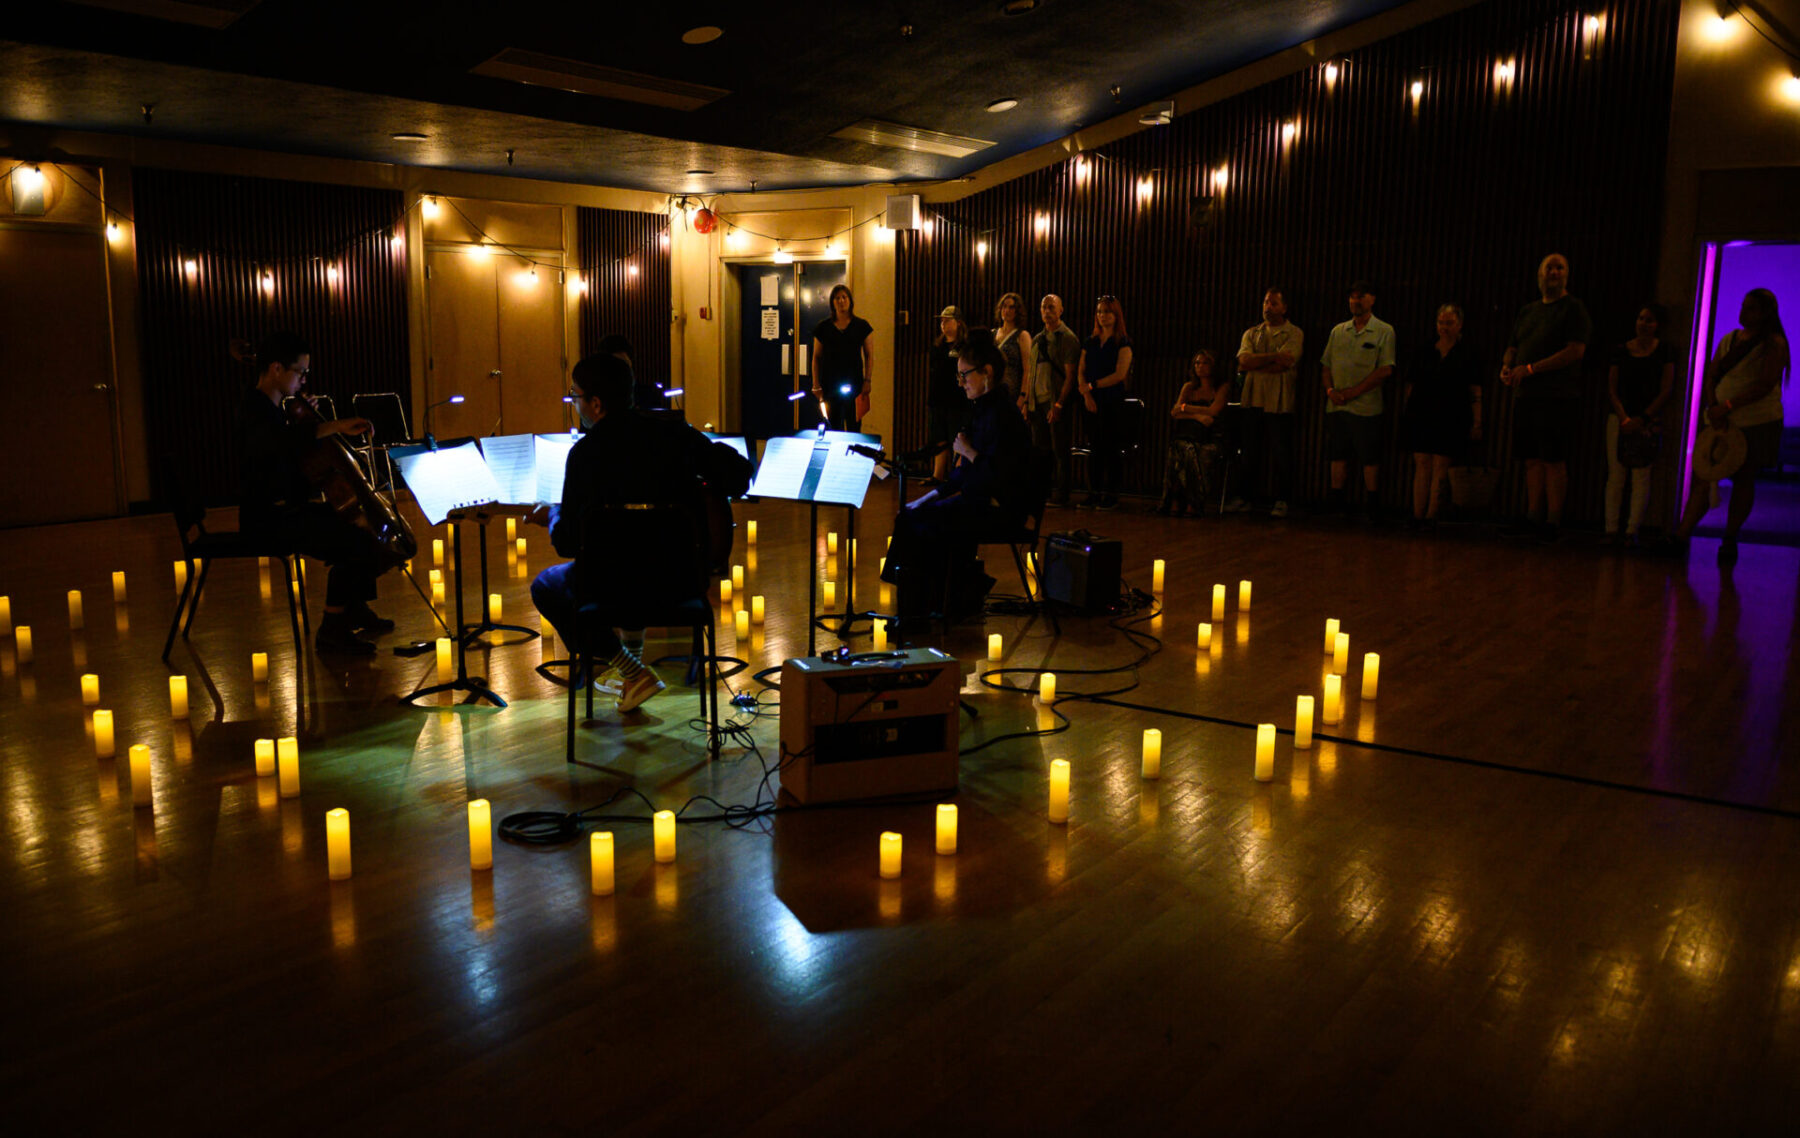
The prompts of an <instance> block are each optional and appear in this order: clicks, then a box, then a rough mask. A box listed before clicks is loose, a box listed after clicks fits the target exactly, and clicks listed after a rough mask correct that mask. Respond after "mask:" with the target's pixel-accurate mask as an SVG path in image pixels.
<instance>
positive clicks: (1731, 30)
mask: <svg viewBox="0 0 1800 1138" xmlns="http://www.w3.org/2000/svg"><path fill="white" fill-rule="evenodd" d="M1588 30H1589V33H1590V34H1591V33H1592V31H1593V29H1592V28H1590V29H1588ZM1700 32H1701V34H1702V35H1703V36H1705V37H1706V39H1707V40H1708V41H1709V42H1711V43H1715V44H1726V43H1730V42H1731V41H1732V40H1734V39H1736V38H1737V32H1738V29H1737V25H1736V24H1735V23H1733V22H1732V20H1731V17H1730V16H1728V15H1726V14H1725V13H1723V12H1719V13H1715V14H1714V15H1712V16H1709V17H1707V18H1706V19H1705V20H1703V21H1701V24H1700Z"/></svg>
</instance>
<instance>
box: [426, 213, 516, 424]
mask: <svg viewBox="0 0 1800 1138" xmlns="http://www.w3.org/2000/svg"><path fill="white" fill-rule="evenodd" d="M497 260H498V258H496V257H494V256H492V255H491V254H478V253H467V252H463V251H462V250H460V249H433V250H431V251H430V252H429V253H428V254H427V255H426V258H425V264H426V270H425V272H426V293H427V295H428V297H429V301H430V313H431V333H430V336H431V339H430V349H429V354H428V356H427V366H426V369H425V402H426V404H427V405H430V404H434V403H441V402H442V401H443V400H445V399H448V398H450V397H451V396H452V395H461V396H462V397H463V402H461V403H460V404H447V405H443V406H439V407H437V408H435V409H434V410H432V411H431V412H430V422H429V424H424V423H422V424H421V426H420V427H419V429H420V430H426V429H429V430H430V431H431V432H432V433H433V434H434V435H436V436H437V437H438V438H440V439H452V438H460V437H462V436H464V435H488V434H492V433H493V432H494V430H495V427H496V424H497V423H498V421H499V419H500V379H501V376H500V321H499V310H498V308H497V306H496V295H497V293H496V289H495V284H496V277H497V265H496V261H497Z"/></svg>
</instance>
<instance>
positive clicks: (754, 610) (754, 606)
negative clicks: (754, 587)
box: [750, 593, 768, 624]
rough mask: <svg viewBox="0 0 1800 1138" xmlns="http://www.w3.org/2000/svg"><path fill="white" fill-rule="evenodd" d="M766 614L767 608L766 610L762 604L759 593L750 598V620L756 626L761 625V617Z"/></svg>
mask: <svg viewBox="0 0 1800 1138" xmlns="http://www.w3.org/2000/svg"><path fill="white" fill-rule="evenodd" d="M767 613H768V608H767V606H765V605H764V604H763V598H762V594H761V593H758V594H757V595H756V596H754V597H751V598H750V619H751V621H752V622H754V623H756V624H761V623H762V622H763V617H764V616H765V615H766V614H767Z"/></svg>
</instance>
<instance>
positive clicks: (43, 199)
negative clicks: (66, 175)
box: [12, 166, 50, 217]
mask: <svg viewBox="0 0 1800 1138" xmlns="http://www.w3.org/2000/svg"><path fill="white" fill-rule="evenodd" d="M49 183H50V179H49V178H48V177H47V176H45V174H44V171H43V170H42V169H40V168H38V167H36V166H18V167H15V168H14V169H13V172H12V200H13V212H14V213H16V214H18V215H19V216H20V217H42V216H44V214H45V213H47V212H48V211H49V209H50V201H49Z"/></svg>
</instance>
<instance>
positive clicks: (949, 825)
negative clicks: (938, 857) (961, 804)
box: [937, 802, 956, 854]
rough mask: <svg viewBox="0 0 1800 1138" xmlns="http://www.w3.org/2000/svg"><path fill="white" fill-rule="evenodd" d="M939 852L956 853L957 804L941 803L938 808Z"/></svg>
mask: <svg viewBox="0 0 1800 1138" xmlns="http://www.w3.org/2000/svg"><path fill="white" fill-rule="evenodd" d="M937 852H939V853H941V854H953V853H955V852H956V804H955V803H953V802H940V803H938V808H937Z"/></svg>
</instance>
